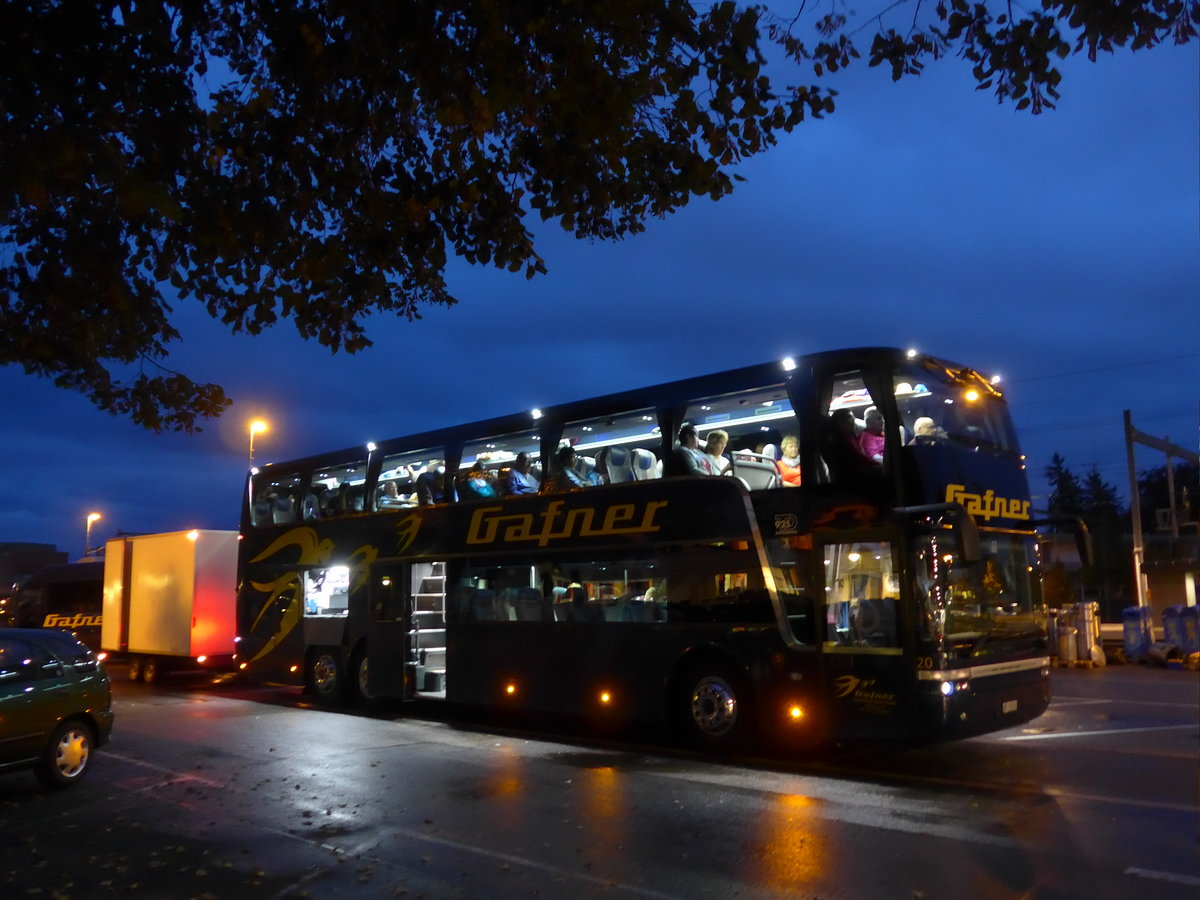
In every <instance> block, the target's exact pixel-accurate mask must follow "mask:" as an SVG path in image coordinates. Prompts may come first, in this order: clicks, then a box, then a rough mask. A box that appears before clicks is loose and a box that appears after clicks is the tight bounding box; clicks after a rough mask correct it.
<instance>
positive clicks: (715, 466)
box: [704, 428, 729, 475]
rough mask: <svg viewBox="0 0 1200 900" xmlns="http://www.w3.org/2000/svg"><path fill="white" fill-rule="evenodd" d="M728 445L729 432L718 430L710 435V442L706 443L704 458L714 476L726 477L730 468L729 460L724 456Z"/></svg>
mask: <svg viewBox="0 0 1200 900" xmlns="http://www.w3.org/2000/svg"><path fill="white" fill-rule="evenodd" d="M728 445H729V432H727V431H722V430H721V429H720V428H716V429H714V430H712V431H710V432H709V433H708V440H707V441H705V443H704V456H705V458H706V459H707V460H708V467H709V469H711V470H712V474H713V475H724V474H725V471H726V470H727V469H728V468H729V460H727V459H726V458H725V456H724V453H725V448H726V447H727V446H728Z"/></svg>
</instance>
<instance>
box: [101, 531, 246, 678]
mask: <svg viewBox="0 0 1200 900" xmlns="http://www.w3.org/2000/svg"><path fill="white" fill-rule="evenodd" d="M237 544H238V533H237V532H236V531H200V530H193V531H173V532H168V533H165V534H139V535H131V536H127V537H119V538H114V539H112V540H110V541H109V542H108V543H107V544H106V546H105V550H104V617H103V622H102V625H101V630H100V646H101V649H103V650H105V651H106V652H108V653H110V654H114V655H122V656H127V657H128V659H129V677H130V679H131V680H133V681H139V680H144V681H148V682H154V681H157V680H158V679H159V678H161V677H162V675H163V674H164V673H165V672H166V671H167V670H168V669H170V668H183V667H185V666H186V667H188V668H202V667H213V668H221V667H225V666H229V665H231V664H232V662H233V654H234V638H235V636H236V633H237V626H236V614H235V610H234V601H235V598H236V596H237Z"/></svg>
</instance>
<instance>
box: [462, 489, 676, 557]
mask: <svg viewBox="0 0 1200 900" xmlns="http://www.w3.org/2000/svg"><path fill="white" fill-rule="evenodd" d="M667 505H668V501H666V500H652V501H651V502H649V503H646V504H644V505H639V504H636V503H615V504H613V505H612V506H609V507H607V508H605V509H603V510H601V509H597V508H594V507H590V506H584V507H579V508H576V509H571V510H567V512H566V514H565V515H564V514H563V506H564V504H563V501H561V500H555V501H554V502H552V503H551V504H550V505H549V506H547V507H546V510H545V512H543V513H540V514H534V513H516V514H512V513H510V514H508V515H503V514H502V513H503V510H504V508H505V507H503V506H483V507H480V508H479V509H477V510H475V512H474V514H472V516H471V524H470V526H469V527H468V528H467V543H468V544H493V543H496V542H497V541H499V542H501V543H505V544H519V543H526V542H533V543H536V544H537V545H538V546H539V547H545V546H546V545H548V544H549V543H550V542H552V541H560V540H563V539H566V538H590V537H610V536H612V535H619V534H652V533H653V532H656V531H659V530H660V529H661V527H662V526H661V525H659V524H658V523H657V522H656V521H655V517H656V516H657V515H658V513H659V511H660V510H662V509H663V508H665V507H666V506H667ZM560 520H561V521H560Z"/></svg>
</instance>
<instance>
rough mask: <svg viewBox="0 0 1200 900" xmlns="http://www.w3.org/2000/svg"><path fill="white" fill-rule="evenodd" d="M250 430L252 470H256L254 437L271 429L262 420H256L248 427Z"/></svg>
mask: <svg viewBox="0 0 1200 900" xmlns="http://www.w3.org/2000/svg"><path fill="white" fill-rule="evenodd" d="M247 427H248V428H249V430H250V466H249V467H250V468H254V436H255V435H256V434H262V433H263V432H264V431H266V430H267V428H268V427H269V426H268V425H267V423H266V422H264V421H263V420H262V419H255V420H254V421H253V422H251V423H250V424H249V426H247Z"/></svg>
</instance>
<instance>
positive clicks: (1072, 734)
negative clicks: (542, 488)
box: [1000, 722, 1198, 741]
mask: <svg viewBox="0 0 1200 900" xmlns="http://www.w3.org/2000/svg"><path fill="white" fill-rule="evenodd" d="M1196 727H1198V726H1197V723H1195V722H1189V723H1187V724H1185V725H1148V726H1146V727H1145V728H1106V729H1104V730H1103V731H1055V732H1051V733H1045V734H1014V735H1013V736H1011V737H1006V738H1001V739H1000V740H1002V741H1047V740H1053V739H1055V738H1077V737H1096V736H1099V735H1102V734H1134V733H1135V732H1138V731H1183V730H1184V729H1188V728H1196Z"/></svg>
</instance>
